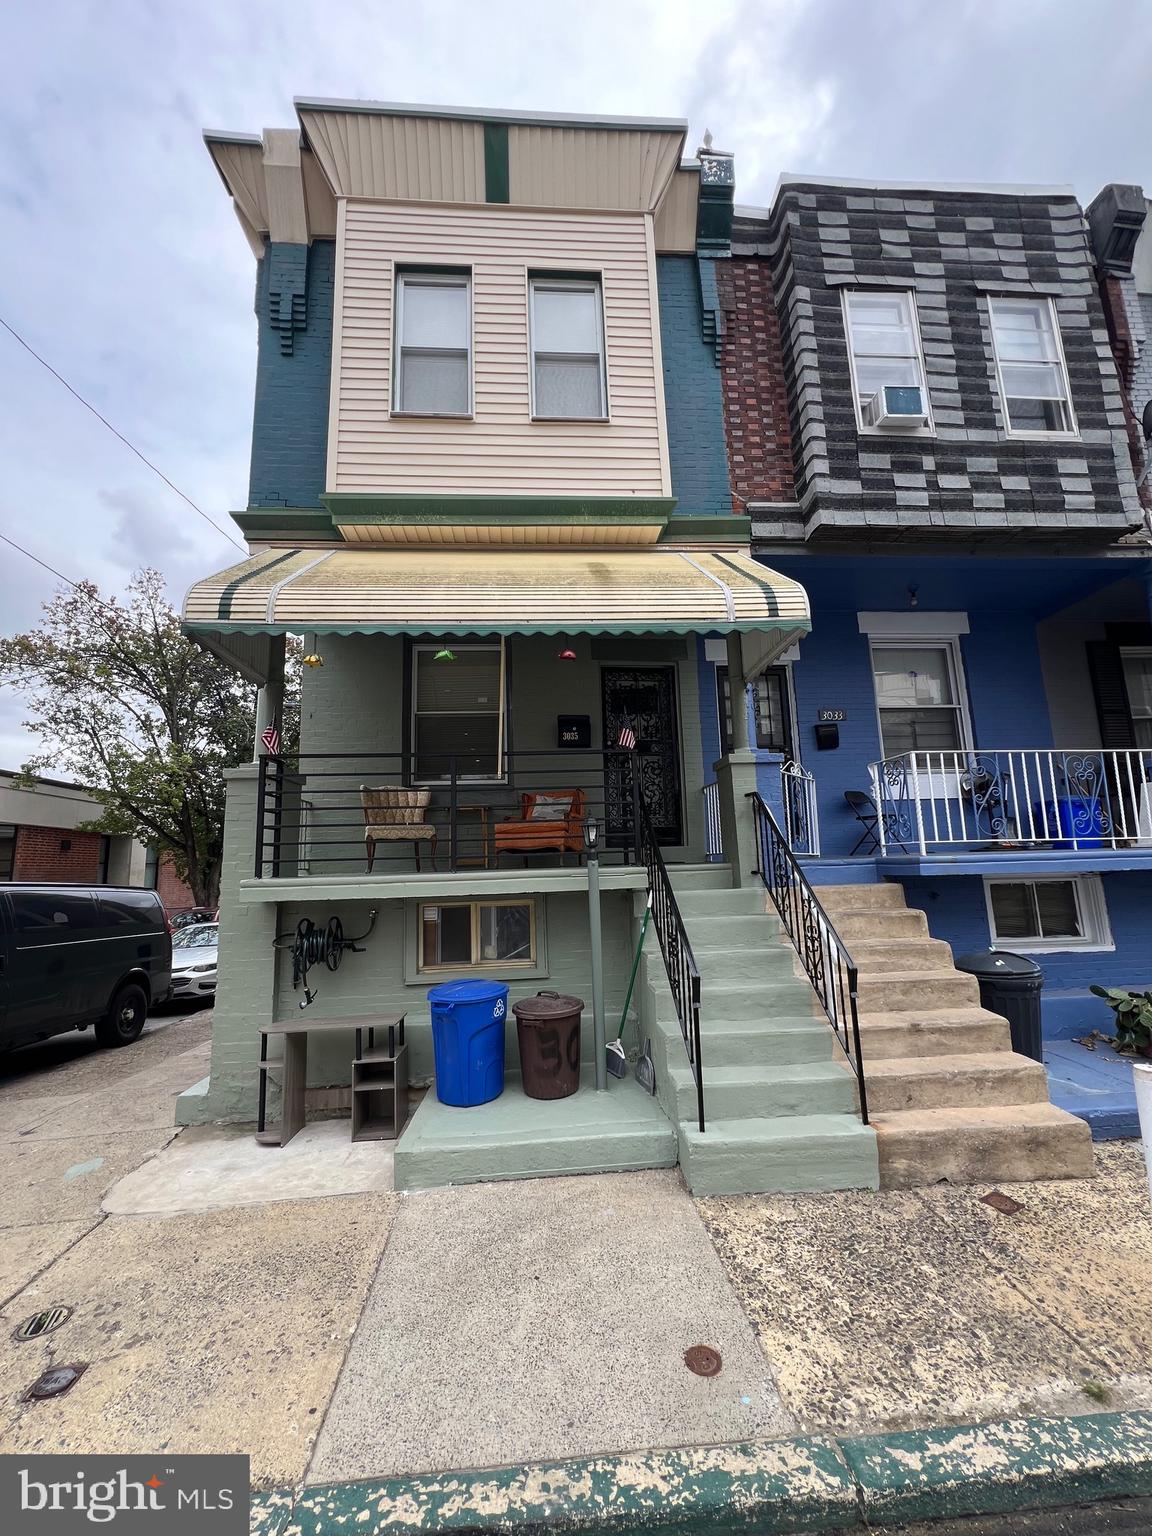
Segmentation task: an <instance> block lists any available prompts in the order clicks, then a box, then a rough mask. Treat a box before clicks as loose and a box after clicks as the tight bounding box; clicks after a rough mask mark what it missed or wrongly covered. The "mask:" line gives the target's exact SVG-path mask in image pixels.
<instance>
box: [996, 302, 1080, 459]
mask: <svg viewBox="0 0 1152 1536" xmlns="http://www.w3.org/2000/svg"><path fill="white" fill-rule="evenodd" d="M997 303H1004V304H1036V305H1047V307H1048V321H1049V324H1050V325H1051V327H1052V335H1053V336H1054V337H1055V339H1056V360H1057V362H1058V363H1059V365H1060V376H1061V378H1062V379H1063V380H1064V404H1065V406H1066V407H1067V409H1068V419H1069V421H1070V422H1071V426H1070V427H1069V428H1068V429H1067V430H1066V431H1063V432H1040V431H1036V430H1035V429H1034V428H1031V427H1014V426H1013V425H1012V421H1011V417H1010V416H1009V414H1008V395H1007V394H1006V392H1005V389H1004V374H1003V370H1002V367H1001V363H1000V348H999V347H998V346H997V345H996V305H997ZM988 329H989V332H990V333H991V336H992V356H993V357H994V358H995V360H996V388H997V389H998V390H999V392H1000V410H1001V413H1002V414H1003V417H1004V431H1005V433H1006V435H1007V436H1008V437H1022V438H1025V439H1027V438H1032V439H1034V440H1036V441H1038V442H1052V441H1054V440H1055V441H1059V442H1069V441H1071V440H1073V439H1079V436H1080V428H1079V426H1078V425H1077V422H1076V407H1075V405H1074V404H1073V403H1072V381H1071V380H1070V379H1069V377H1068V362H1067V359H1066V358H1065V356H1064V338H1063V336H1062V335H1061V334H1060V317H1059V315H1058V313H1057V311H1056V304H1055V301H1054V300H1053V299H1051V298H1048V297H1044V296H1041V295H1039V294H1030V293H1023V294H1010V293H1002V294H989V296H988ZM1009 361H1010V362H1011V359H1010V360H1009ZM1025 366H1027V365H1026V364H1025ZM1012 398H1013V399H1030V398H1033V397H1031V396H1019V395H1014V396H1013V397H1012Z"/></svg>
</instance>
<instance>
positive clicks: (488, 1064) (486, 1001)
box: [428, 981, 508, 1109]
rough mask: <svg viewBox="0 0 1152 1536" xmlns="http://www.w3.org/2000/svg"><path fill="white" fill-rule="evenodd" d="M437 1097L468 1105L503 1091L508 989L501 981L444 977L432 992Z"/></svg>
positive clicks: (478, 1102)
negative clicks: (449, 979)
mask: <svg viewBox="0 0 1152 1536" xmlns="http://www.w3.org/2000/svg"><path fill="white" fill-rule="evenodd" d="M428 1003H429V1005H430V1007H431V1009H432V1052H433V1055H434V1056H435V1059H436V1097H437V1098H438V1099H439V1100H440V1102H441V1104H454V1105H456V1106H457V1108H460V1109H466V1108H468V1107H469V1106H471V1105H473V1104H487V1103H488V1102H489V1100H490V1099H498V1098H499V1097H500V1095H501V1094H502V1093H503V1092H504V1020H505V1018H506V1017H507V1014H508V988H507V986H506V984H505V983H504V982H502V981H445V982H442V983H441V984H440V986H438V987H432V988H430V989H429V992H428Z"/></svg>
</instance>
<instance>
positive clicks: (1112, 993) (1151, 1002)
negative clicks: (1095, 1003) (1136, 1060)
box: [1088, 986, 1152, 1060]
mask: <svg viewBox="0 0 1152 1536" xmlns="http://www.w3.org/2000/svg"><path fill="white" fill-rule="evenodd" d="M1088 990H1089V992H1091V993H1093V995H1094V996H1096V997H1102V998H1103V999H1104V1001H1105V1002H1106V1003H1107V1004H1108V1006H1109V1008H1111V1010H1112V1012H1113V1013H1114V1014H1115V1015H1116V1049H1117V1050H1118V1051H1130V1052H1131V1053H1132V1055H1133V1056H1146V1057H1148V1059H1149V1060H1152V991H1150V992H1130V991H1129V990H1128V989H1127V988H1126V987H1097V986H1091V987H1089V988H1088Z"/></svg>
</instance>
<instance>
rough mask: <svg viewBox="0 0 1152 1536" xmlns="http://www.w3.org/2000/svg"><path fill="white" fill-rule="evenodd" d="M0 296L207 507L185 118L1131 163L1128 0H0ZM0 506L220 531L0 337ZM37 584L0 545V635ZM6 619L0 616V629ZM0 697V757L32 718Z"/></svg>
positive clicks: (200, 246)
mask: <svg viewBox="0 0 1152 1536" xmlns="http://www.w3.org/2000/svg"><path fill="white" fill-rule="evenodd" d="M3 14H4V45H3V48H2V50H0V231H2V238H0V316H2V317H3V319H4V320H6V321H7V322H8V323H9V324H10V325H12V326H14V327H15V328H16V329H17V330H19V331H20V332H22V333H23V335H24V336H25V337H26V338H27V339H28V341H29V342H30V343H31V344H32V346H34V347H35V348H36V350H37V351H39V352H41V353H42V354H43V355H44V356H45V357H46V358H47V359H48V360H49V361H50V362H52V364H53V365H54V366H55V367H56V368H57V369H59V370H60V372H61V373H63V374H64V375H65V376H66V377H67V378H68V379H69V380H70V381H71V383H72V384H73V385H74V386H75V387H76V388H77V389H78V390H79V391H80V392H81V393H82V394H84V395H85V396H87V398H89V399H90V400H91V401H92V402H93V403H94V404H95V405H96V406H97V407H98V408H99V410H100V411H101V412H102V413H103V414H104V415H105V416H107V417H108V418H109V419H110V420H111V421H112V422H113V423H114V424H115V425H116V426H117V427H118V428H119V429H120V430H121V431H122V432H123V433H124V434H125V435H126V436H128V437H129V438H131V439H132V440H133V441H134V442H135V443H136V444H137V445H138V446H139V447H140V449H141V450H142V451H143V452H144V453H146V454H147V455H148V456H149V457H150V458H152V459H153V460H154V461H155V462H156V463H157V464H159V465H160V466H161V467H162V468H163V469H164V471H165V473H166V474H167V475H168V476H169V477H170V478H171V479H172V480H173V481H174V482H175V483H176V484H177V485H179V486H180V487H181V488H182V489H183V490H185V491H186V492H187V493H188V495H189V496H190V497H192V499H193V500H194V501H196V502H197V503H198V504H199V505H200V506H201V507H203V508H204V509H205V510H206V511H207V512H209V513H210V514H211V515H212V516H213V517H214V518H215V519H216V521H218V522H220V523H223V524H225V525H226V526H230V525H228V518H227V513H228V511H229V509H230V508H233V507H238V506H242V505H243V504H244V502H245V499H246V487H247V437H248V431H249V426H250V421H251V398H252V381H253V373H254V365H255V329H254V321H253V317H252V281H253V265H254V264H253V260H252V257H251V254H250V252H249V250H248V247H247V245H246V244H245V242H244V239H243V237H242V236H241V233H240V230H239V227H238V225H237V224H236V222H235V220H234V218H233V215H232V212H231V209H230V207H229V204H228V200H227V197H226V195H225V193H224V190H223V187H222V186H221V184H220V182H219V180H218V178H217V176H216V173H215V171H214V169H213V167H212V165H211V163H210V161H209V159H208V156H207V154H206V153H205V151H204V148H203V145H202V143H201V138H200V134H201V130H202V129H203V128H205V127H213V128H227V129H241V130H247V131H252V132H258V131H259V130H260V129H261V128H263V127H266V126H270V127H276V126H290V125H291V124H292V122H293V121H294V118H293V112H292V97H293V96H294V95H312V96H347V97H355V96H361V97H369V98H375V99H378V100H392V101H417V102H444V103H452V104H466V105H472V106H495V107H521V108H526V109H530V108H537V109H546V110H552V111H557V110H565V111H573V112H606V113H648V114H652V115H658V116H674V117H685V118H687V119H688V120H689V122H690V130H689V147H690V148H692V147H694V146H695V144H696V143H697V142H698V141H699V137H700V136H701V135H702V134H703V132H704V130H705V129H706V128H710V129H711V130H712V133H713V137H714V141H715V143H716V145H717V146H718V147H719V148H723V149H731V150H734V151H735V153H736V157H737V158H736V172H737V199H738V201H739V202H741V203H752V204H757V203H759V204H763V203H766V202H767V201H768V199H769V197H770V195H771V191H772V186H773V183H774V182H775V179H776V176H777V175H778V173H779V172H780V171H781V170H791V171H809V172H814V173H821V174H827V175H833V174H839V175H844V176H852V177H869V176H875V177H878V178H887V179H892V178H897V177H917V178H923V179H924V180H927V181H931V180H933V179H935V180H945V181H948V180H951V181H964V180H980V181H996V180H1004V181H1043V182H1070V183H1072V184H1073V185H1074V186H1075V187H1076V189H1077V191H1078V192H1079V193H1080V195H1081V197H1082V199H1083V200H1084V201H1087V200H1088V199H1089V198H1090V197H1091V196H1092V195H1093V194H1094V193H1095V192H1096V191H1097V190H1098V189H1099V187H1100V186H1101V185H1103V184H1104V183H1105V182H1108V181H1126V182H1147V183H1149V184H1152V164H1147V163H1145V159H1144V155H1143V154H1142V152H1141V150H1142V146H1149V145H1152V4H1149V3H1147V0H1092V3H1090V4H1089V3H1085V0H952V3H950V4H948V5H946V6H945V5H942V4H940V3H939V0H707V3H700V0H582V3H581V4H580V5H578V6H574V7H571V6H564V7H561V6H558V5H554V4H553V5H549V4H544V3H542V0H404V3H403V4H401V3H398V0H323V3H320V0H311V3H308V0H195V3H194V4H188V3H186V0H6V3H5V5H4V8H3ZM0 401H2V403H3V409H2V410H0V457H2V462H3V466H4V473H3V476H2V481H0V484H2V489H0V530H2V531H4V532H6V533H8V534H9V535H10V536H12V537H13V538H16V539H18V540H19V541H20V542H21V543H23V544H25V545H26V546H27V547H28V548H30V549H31V550H33V552H35V553H36V554H38V555H40V556H41V557H42V558H43V559H45V560H47V561H49V562H50V563H51V564H53V565H55V566H57V568H58V569H60V570H61V571H63V572H64V573H65V574H66V575H69V576H72V577H81V576H88V577H91V578H93V579H95V580H96V581H98V582H99V583H101V584H102V586H103V587H104V588H105V589H106V590H113V591H115V590H119V589H120V588H121V587H122V585H123V583H124V581H125V579H126V578H127V576H128V575H129V573H130V572H131V571H132V570H133V569H134V568H136V567H138V566H140V565H142V564H152V565H156V566H159V567H160V569H162V570H163V571H164V572H165V574H166V575H167V577H168V579H169V582H170V584H171V588H172V591H173V595H174V596H176V597H179V596H180V595H181V594H182V592H183V589H184V588H185V587H186V586H187V584H188V583H189V582H190V581H191V580H193V579H195V577H196V576H198V575H201V574H205V573H207V572H208V571H210V570H212V569H215V568H218V567H219V566H220V565H223V564H225V563H227V561H228V559H229V556H230V555H231V554H233V551H232V550H231V548H230V546H229V545H228V544H227V543H226V542H225V541H224V540H223V539H222V538H221V537H220V536H219V535H217V534H216V533H214V532H213V530H212V529H211V528H210V527H208V525H207V524H206V523H204V522H202V521H201V519H200V518H198V517H197V516H196V515H195V514H194V513H193V512H192V511H191V510H189V508H188V507H187V506H185V505H184V503H183V502H181V501H180V500H179V499H178V498H177V497H176V496H174V495H173V494H172V492H171V491H169V490H168V489H167V488H166V487H165V486H164V485H163V484H162V483H161V482H160V481H159V480H157V479H156V478H155V477H154V476H153V475H151V474H150V473H149V472H148V470H146V469H145V468H144V466H143V465H142V464H140V463H139V462H138V461H137V460H136V459H134V458H133V457H132V455H131V454H129V453H128V452H127V450H126V449H125V448H124V447H123V446H122V445H121V444H120V443H118V442H117V441H116V439H115V438H114V437H112V436H111V434H110V433H109V432H108V431H107V430H106V429H105V428H104V427H102V426H101V425H100V424H99V423H98V422H97V421H95V420H94V419H93V418H92V417H91V416H90V415H88V414H87V412H85V411H84V410H83V409H82V408H81V407H80V406H79V405H78V404H77V403H76V402H75V401H74V400H73V399H72V398H71V397H70V396H69V395H68V394H67V393H66V392H65V391H64V390H63V389H62V388H61V386H60V385H59V384H58V383H57V382H56V381H55V380H54V379H53V378H51V377H50V376H49V375H48V374H47V373H45V372H44V370H43V369H42V368H40V366H39V365H38V364H37V363H36V362H34V361H33V359H32V358H30V357H29V356H28V355H27V354H26V353H25V352H23V351H22V350H21V349H20V348H19V347H18V346H17V345H16V343H15V342H13V341H12V340H11V338H10V337H8V336H7V335H6V334H5V333H4V332H3V331H0ZM54 586H55V583H54V581H53V579H52V578H51V577H50V576H49V575H48V574H47V573H46V572H44V571H43V570H41V569H40V568H39V567H38V566H36V565H33V564H32V563H31V562H29V561H27V560H24V559H22V558H21V557H20V556H18V555H16V554H14V553H13V552H12V551H10V550H9V549H7V547H5V546H3V545H0V635H4V634H12V633H15V632H16V631H18V630H19V629H21V628H24V627H26V626H28V625H30V624H31V623H32V622H33V621H34V620H35V618H36V616H37V614H38V611H39V605H40V603H41V602H43V601H44V600H45V599H46V598H48V597H50V596H51V594H52V591H53V589H54ZM0 644H2V641H0ZM20 719H21V709H20V704H19V701H18V700H15V699H13V698H11V697H8V698H4V697H0V767H15V766H17V765H18V764H19V763H20V762H21V761H22V760H23V758H24V756H25V755H26V754H27V752H28V749H29V745H30V743H29V741H28V739H27V737H26V735H25V734H24V733H23V732H22V731H21V729H20Z"/></svg>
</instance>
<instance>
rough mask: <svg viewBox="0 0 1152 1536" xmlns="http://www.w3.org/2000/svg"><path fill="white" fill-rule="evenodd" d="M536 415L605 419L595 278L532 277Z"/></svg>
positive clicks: (601, 331)
mask: <svg viewBox="0 0 1152 1536" xmlns="http://www.w3.org/2000/svg"><path fill="white" fill-rule="evenodd" d="M529 291H530V298H531V305H532V317H531V326H532V414H533V416H536V417H544V418H555V417H560V418H565V417H571V418H575V419H577V420H601V421H602V420H603V419H604V418H605V417H606V416H607V414H608V405H607V389H606V387H605V377H604V316H603V310H602V306H601V302H600V284H599V282H598V281H597V280H596V279H595V278H587V279H586V278H554V277H533V278H531V279H530V281H529Z"/></svg>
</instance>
